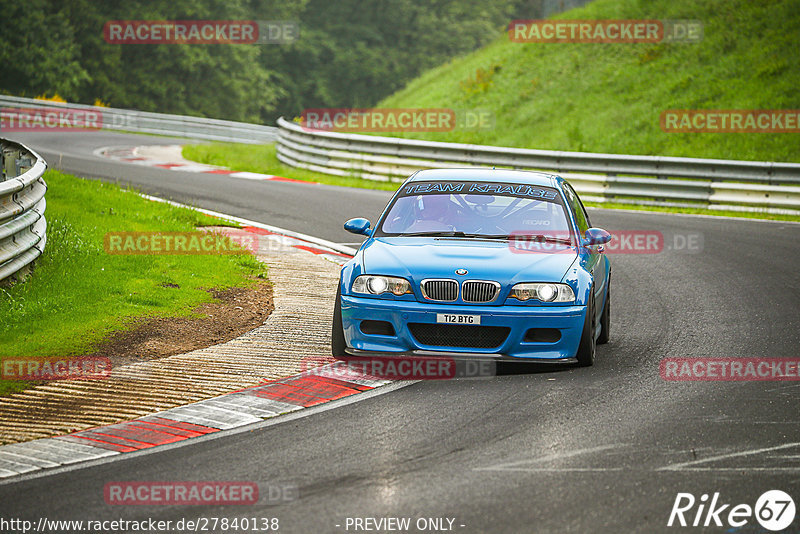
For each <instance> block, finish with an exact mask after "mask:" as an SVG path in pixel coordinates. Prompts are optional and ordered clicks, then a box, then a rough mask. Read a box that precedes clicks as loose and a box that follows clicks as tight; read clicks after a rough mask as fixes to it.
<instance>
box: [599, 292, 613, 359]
mask: <svg viewBox="0 0 800 534" xmlns="http://www.w3.org/2000/svg"><path fill="white" fill-rule="evenodd" d="M610 338H611V279H610V278H609V280H608V285H607V287H606V303H605V305H604V306H603V314H602V315H601V316H600V337H598V338H597V344H598V345H605V344H606V343H608V340H609V339H610Z"/></svg>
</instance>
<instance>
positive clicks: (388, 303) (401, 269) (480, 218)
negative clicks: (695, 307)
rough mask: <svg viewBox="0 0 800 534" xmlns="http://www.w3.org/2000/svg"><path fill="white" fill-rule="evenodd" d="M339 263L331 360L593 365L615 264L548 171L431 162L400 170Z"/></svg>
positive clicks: (354, 223)
mask: <svg viewBox="0 0 800 534" xmlns="http://www.w3.org/2000/svg"><path fill="white" fill-rule="evenodd" d="M344 227H345V229H346V230H348V231H349V232H352V233H355V234H362V235H366V236H367V239H366V240H365V241H364V242H363V244H362V245H361V247H360V248H359V250H358V253H357V254H356V255H355V257H353V259H351V260H350V261H348V262H347V263H346V264H345V265H344V266H343V268H342V272H341V278H340V282H339V287H338V291H337V295H336V303H335V308H334V317H333V329H332V339H331V349H332V354H333V356H334V357H336V358H339V359H348V358H353V357H387V356H396V357H399V358H402V357H416V356H425V357H436V356H443V357H451V358H482V359H495V360H501V361H512V360H513V361H539V362H541V361H549V362H575V363H577V364H579V365H583V366H588V365H592V364H593V363H594V359H595V345H596V343H605V342H607V341H608V338H609V333H610V332H609V326H610V320H609V319H610V311H611V309H610V308H611V291H610V280H611V268H610V264H609V261H608V258H607V256H606V255H605V254H603V245H604V244H605V243H607V242H608V241H609V240H610V239H611V235H610V234H609V233H608V232H606V231H605V230H602V229H600V228H592V227H591V225H590V223H589V216H588V215H587V213H586V210H585V209H584V207H583V205H582V203H581V201H580V199H579V198H578V195H577V194H576V193H575V190H574V189H573V188H572V187H571V186H570V185H569V184H568V183H567V182H566V181H565V180H564V179H562V178H561V177H559V176H554V175H550V174H544V173H538V172H527V171H512V170H500V169H498V170H494V169H431V170H423V171H419V172H417V173H415V174H414V175H412V176H411V177H410V178H408V179H407V180H406V181H405V182H404V183H403V185H402V186H400V188H399V189H398V190H397V192H396V193H395V195H394V196H393V197H392V199H391V200H390V201H389V204H388V205H387V207H386V208H385V209H384V211H383V213H382V214H381V216H380V218H379V219H378V221H377V223H376V224H375V226H374V228H373V227H371V223H370V221H368V220H366V219H362V218H356V219H351V220H349V221H347V222H346V223H345V225H344Z"/></svg>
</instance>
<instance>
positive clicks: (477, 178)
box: [408, 167, 558, 187]
mask: <svg viewBox="0 0 800 534" xmlns="http://www.w3.org/2000/svg"><path fill="white" fill-rule="evenodd" d="M408 181H409V182H430V181H469V182H505V183H514V184H530V185H538V186H545V187H557V185H558V180H557V177H556V176H555V175H553V174H547V173H544V172H535V171H515V170H511V169H489V168H481V167H469V168H463V169H424V170H421V171H419V172H417V173H415V174H414V175H413V176H411V178H409V179H408Z"/></svg>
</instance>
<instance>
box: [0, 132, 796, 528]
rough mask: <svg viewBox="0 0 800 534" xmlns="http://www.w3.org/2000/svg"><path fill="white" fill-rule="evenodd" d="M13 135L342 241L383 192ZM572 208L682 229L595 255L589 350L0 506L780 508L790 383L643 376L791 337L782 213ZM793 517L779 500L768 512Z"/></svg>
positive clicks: (105, 512)
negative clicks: (638, 246)
mask: <svg viewBox="0 0 800 534" xmlns="http://www.w3.org/2000/svg"><path fill="white" fill-rule="evenodd" d="M15 137H16V138H18V139H20V140H22V141H24V142H27V143H28V144H29V145H30V146H32V148H34V149H36V150H38V151H39V152H40V153H41V154H42V155H43V156H44V157H45V158H46V159H47V160H48V162H49V164H50V166H51V167H53V168H61V169H64V170H67V171H70V172H73V173H76V174H79V175H84V176H90V177H101V178H104V179H109V180H113V181H116V182H121V183H126V184H131V185H132V186H135V187H136V188H139V189H141V190H142V191H144V192H146V193H149V194H154V195H158V196H163V197H168V198H172V199H174V200H178V201H181V202H186V203H191V204H196V205H198V206H201V207H204V208H208V209H213V210H216V211H221V212H225V213H230V214H232V215H237V216H240V217H246V218H249V219H254V220H258V221H262V222H265V223H269V224H273V225H276V226H281V227H284V228H287V229H290V230H295V231H299V232H304V233H308V234H311V235H315V236H318V237H322V238H325V239H329V240H332V241H336V242H353V241H354V239H353V237H352V236H351V235H350V234H347V233H345V232H344V231H342V230H341V224H342V222H343V221H344V220H345V219H347V218H350V217H353V216H366V217H369V218H371V219H373V220H374V219H375V217H376V215H377V214H378V213H379V211H380V210H381V208H382V207H383V204H384V203H385V201H386V199H387V197H388V194H387V193H385V192H374V191H362V190H357V189H349V188H338V187H329V186H322V185H304V184H294V183H282V182H269V181H259V182H254V181H247V180H235V179H232V178H229V177H225V176H216V175H210V174H196V173H183V172H177V171H168V170H160V169H153V168H146V167H140V166H134V165H127V164H120V163H117V162H112V161H110V160H103V159H99V158H97V157H95V156H93V155H92V151H93V150H94V149H96V148H99V147H100V146H115V145H119V146H131V145H141V144H148V143H152V144H166V143H167V142H170V141H167V140H165V139H164V138H153V137H143V136H136V135H118V134H109V133H93V134H89V135H85V136H84V135H82V136H77V135H73V134H26V135H18V136H15ZM590 215H591V217H592V223H593V225H595V226H600V227H604V228H606V229H608V230H610V231H612V233H613V231H614V230H659V231H662V232H664V234H665V235H666V236H668V237H669V239H668V243H667V244H668V245H674V244H675V243H677V242H676V241H674V237H673V236H676V235H677V236H687V235H689V234H695V235H697V234H699V235H700V236H701V238H702V247H701V249H700V250H696V251H694V253H685V252H682V251H675V250H666V249H665V250H664V251H663V252H661V253H659V254H625V255H615V256H614V257H613V258H612V265H613V291H614V305H613V317H612V339H611V342H610V343H609V344H607V345H603V346H600V347H598V355H597V363H596V365H595V366H594V367H593V368H589V369H570V368H557V369H552V368H544V369H533V370H531V369H525V370H518V369H502V371H503V372H502V373H501V375H500V376H497V377H495V378H491V379H481V380H454V381H423V382H417V383H414V384H412V385H409V386H407V387H403V388H400V389H396V390H393V391H390V392H388V393H386V394H382V395H374V396H367V398H364V399H363V400H358V401H356V402H349V403H338V404H337V403H336V402H335V403H331V405H330V406H332V407H331V408H329V409H325V410H313V409H312V410H309V411H308V414H307V415H305V416H304V417H300V418H288V419H285V420H283V421H281V420H280V419H279V420H277V423H271V424H268V425H261V426H259V427H256V428H253V429H251V430H249V431H247V432H239V433H220V434H219V435H218V436H216V437H215V439H201V440H197V441H190V442H188V443H187V444H186V445H184V446H180V447H172V448H169V447H167V448H164V449H160V450H157V451H154V452H152V453H149V454H133V455H131V456H129V457H127V458H124V459H120V460H117V461H112V462H108V463H102V464H99V465H93V466H90V467H85V468H81V469H75V470H70V471H67V472H62V473H57V474H52V475H49V476H45V477H39V478H32V479H23V480H18V481H16V482H11V483H6V484H2V485H0V518H27V519H31V520H33V521H37V520H38V519H39V518H40V517H47V518H48V519H83V520H87V519H93V520H94V519H118V518H122V519H145V518H154V519H163V520H173V521H176V520H179V519H181V518H198V517H206V518H211V517H227V518H234V517H248V518H253V517H269V518H271V517H277V518H279V520H280V531H281V532H309V533H311V532H354V531H355V530H354V529H353V527H352V526H351V527H350V528H349V530H347V529H346V525H347V518H354V517H361V518H363V517H375V518H380V517H409V518H411V524H412V526H413V525H414V524H415V521H416V520H417V519H418V518H451V519H454V521H453V527H452V528H453V531H455V532H464V533H466V532H470V533H472V532H670V531H692V532H694V531H700V530H701V528H691V527H689V528H679V527H672V528H668V527H667V526H666V525H667V520H668V519H669V516H670V511H671V509H672V505H673V502H674V501H675V499H676V495H677V494H678V493H679V492H688V493H692V494H694V496H695V497H696V498H697V499H698V500H699V499H700V496H701V495H702V494H710V495H711V494H713V493H714V492H719V493H720V496H719V501H720V502H722V503H728V504H731V505H736V504H740V503H743V504H748V505H750V506H753V505H755V503H756V500H757V498H758V497H759V496H760V495H761V494H762V493H763V492H764V491H767V490H771V489H780V490H783V491H785V492H787V493H789V494H790V495H791V496H792V497H793V498H794V500H795V502H796V503H797V504H798V506H799V507H800V410H798V400H800V382H774V381H766V382H667V381H664V380H663V379H662V378H661V377H660V375H659V361H660V360H661V359H662V358H667V357H797V356H798V347H800V329H799V328H798V326H800V276H798V271H797V269H798V267H797V265H798V259H800V225H796V224H784V223H767V222H757V221H747V220H726V219H711V218H701V217H688V216H676V215H662V214H650V213H629V212H617V211H610V210H592V212H591V213H590ZM131 480H159V481H183V480H209V481H214V480H245V481H256V482H260V483H273V484H293V485H296V486H297V488H298V494H299V498H298V499H296V500H293V501H291V502H286V503H283V504H278V505H268V504H263V503H262V504H257V505H254V506H226V507H224V506H216V507H203V506H183V507H175V506H161V507H151V506H109V505H107V504H106V503H105V502H104V498H103V487H104V485H105V484H106V483H107V482H110V481H131ZM729 509H730V508H729ZM729 509H728V510H729ZM696 511H697V506H695V507H694V508H692V510H691V512H690V513H687V514H686V517H687V519H688V520H690V521H691V520H693V519H694V514H695V512H696ZM726 518H727V511H726V512H725V513H723V514H722V515H721V519H723V520H726ZM703 519H705V517H704V518H703ZM444 524H445V525H448V522H447V521H445V523H444ZM337 525H338V526H337ZM462 525H463V526H462ZM729 528H730V527H729V526H728V525H727V524H726V525H725V527H710V528H708V529H706V531H709V532H726V531H729V532H734V531H735V532H765V531H764V530H763V529H761V527H760V526H759V525H758V524H757V523H756V522H755V519H754V518H752V517H751V518H749V521H748V523H747V525H746V526H744V527H742V528H740V529H734V530H729ZM217 531H220V532H221V531H222V530H219V529H218V530H217ZM411 531H412V532H416V531H417V530H416V529H412V530H411ZM798 531H800V518H797V519H795V521H794V523H793V524H792V525H791V526H790V527H789V529H788V530H787V532H798ZM359 532H365V531H364V530H359Z"/></svg>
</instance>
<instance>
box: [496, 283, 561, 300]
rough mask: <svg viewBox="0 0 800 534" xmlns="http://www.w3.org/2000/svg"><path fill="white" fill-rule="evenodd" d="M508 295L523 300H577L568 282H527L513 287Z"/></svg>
mask: <svg viewBox="0 0 800 534" xmlns="http://www.w3.org/2000/svg"><path fill="white" fill-rule="evenodd" d="M508 296H509V297H510V298H515V299H517V300H521V301H526V300H530V299H536V300H540V301H542V302H573V301H574V300H575V293H574V292H573V291H572V288H571V287H570V286H568V285H567V284H539V283H529V282H525V283H522V284H516V285H515V286H514V287H512V288H511V294H510V295H508Z"/></svg>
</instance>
